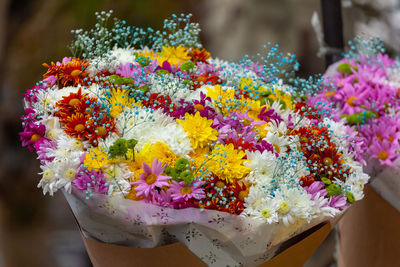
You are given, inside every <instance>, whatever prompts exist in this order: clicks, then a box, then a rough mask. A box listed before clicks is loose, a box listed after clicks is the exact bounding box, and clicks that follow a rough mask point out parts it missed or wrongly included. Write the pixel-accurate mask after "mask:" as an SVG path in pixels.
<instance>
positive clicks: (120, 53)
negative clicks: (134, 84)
mask: <svg viewBox="0 0 400 267" xmlns="http://www.w3.org/2000/svg"><path fill="white" fill-rule="evenodd" d="M134 52H135V50H134V49H132V48H118V47H116V46H115V47H114V48H113V49H112V50H110V51H108V52H107V54H105V55H103V56H101V57H96V58H93V59H91V60H90V66H89V67H88V68H87V70H88V71H89V75H90V76H96V75H97V74H98V73H99V72H102V71H109V72H114V71H116V70H117V69H118V68H119V67H120V66H121V64H122V65H123V64H126V63H134V62H135V61H136V57H135V55H134Z"/></svg>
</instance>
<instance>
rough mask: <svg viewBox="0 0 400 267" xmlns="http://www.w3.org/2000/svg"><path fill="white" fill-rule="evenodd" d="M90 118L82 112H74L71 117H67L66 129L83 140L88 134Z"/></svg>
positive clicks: (69, 133) (68, 132)
mask: <svg viewBox="0 0 400 267" xmlns="http://www.w3.org/2000/svg"><path fill="white" fill-rule="evenodd" d="M88 120H89V116H87V115H84V114H82V113H77V114H72V115H71V117H68V118H67V122H66V124H65V130H64V131H65V132H66V133H67V134H68V135H70V136H74V137H76V138H77V139H80V140H82V139H84V138H85V137H86V135H87V134H88V127H87V122H88Z"/></svg>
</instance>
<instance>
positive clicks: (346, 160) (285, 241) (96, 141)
mask: <svg viewBox="0 0 400 267" xmlns="http://www.w3.org/2000/svg"><path fill="white" fill-rule="evenodd" d="M110 16H111V12H108V13H106V12H101V13H98V14H97V18H98V23H97V24H96V26H95V28H94V29H92V30H90V31H83V30H76V31H73V33H74V34H75V36H76V39H75V40H74V41H73V43H72V45H71V51H72V52H73V57H66V58H64V59H63V60H62V61H61V62H56V63H54V62H52V63H51V64H44V67H45V68H46V69H47V71H46V73H45V74H44V75H43V80H42V81H40V82H39V83H37V84H36V85H35V86H34V87H32V88H31V89H30V90H28V92H27V93H26V94H25V111H26V115H25V116H23V118H22V120H23V128H24V131H23V132H22V133H21V140H22V143H23V145H25V146H27V147H28V148H29V149H30V151H34V150H36V152H37V154H38V159H39V160H40V162H41V169H42V172H41V173H40V174H41V175H42V178H41V180H40V182H39V185H38V187H41V188H42V189H43V192H44V194H46V193H49V194H50V195H53V194H54V193H55V192H56V191H57V190H60V189H62V190H63V191H64V193H65V197H66V198H67V200H68V202H69V204H70V206H71V208H72V210H73V212H74V215H75V216H76V218H77V221H78V223H79V225H80V227H81V230H82V233H83V235H84V238H89V239H85V240H88V241H87V245H88V244H92V243H91V242H92V241H94V240H97V241H100V242H102V244H110V243H111V244H115V245H121V246H124V247H121V249H120V251H122V250H125V249H128V248H127V247H130V248H131V249H132V250H130V251H132V253H133V254H132V255H135V258H136V259H139V258H140V257H141V252H138V250H137V249H139V248H155V249H160V248H161V250H163V251H164V252H165V251H167V249H168V248H171V246H174V245H175V244H181V245H182V243H183V245H184V246H183V245H182V246H179V248H178V249H177V251H180V252H181V253H182V255H183V254H184V253H186V252H184V250H182V247H187V248H188V249H189V250H190V251H191V252H192V253H194V254H195V255H196V256H197V257H198V259H197V258H194V259H193V262H195V261H199V262H203V263H205V264H207V265H213V266H214V265H215V266H226V265H230V266H256V265H258V264H261V263H263V262H266V261H268V260H269V259H271V258H272V257H274V256H275V255H277V254H278V253H280V252H281V251H283V250H285V249H286V248H288V247H290V246H292V245H293V244H295V243H296V242H298V241H299V240H301V239H304V236H302V235H301V234H302V233H303V234H304V233H307V230H309V229H311V228H312V227H314V226H318V225H321V223H326V222H329V221H331V222H332V220H335V219H338V217H339V216H340V215H341V214H342V213H343V211H344V210H345V209H346V208H347V207H348V206H349V205H350V204H352V203H353V202H354V201H356V200H359V199H361V198H362V197H363V186H364V184H365V183H366V182H367V181H368V178H369V176H368V175H366V174H365V173H363V170H362V165H361V164H360V163H359V162H357V161H356V160H355V159H354V158H355V155H357V154H356V153H355V147H356V146H357V142H354V141H353V137H354V134H353V131H352V129H351V128H350V127H348V126H346V125H345V124H344V122H343V121H339V122H336V121H334V120H332V119H329V118H324V114H323V113H321V112H320V111H318V110H316V109H315V108H313V107H311V106H308V105H307V104H306V103H304V102H302V101H301V100H300V98H299V97H297V96H298V95H299V91H300V90H302V89H308V88H315V87H316V86H319V83H318V81H319V79H312V78H310V79H308V80H305V79H301V78H298V77H296V76H295V71H296V70H297V69H298V63H297V62H296V60H295V56H293V55H290V54H288V55H283V54H282V53H280V52H279V51H278V49H277V46H271V45H269V46H266V48H265V49H266V52H265V55H259V56H258V57H249V56H245V57H244V58H243V59H242V60H241V61H240V62H238V63H234V62H229V61H224V60H219V59H217V58H212V57H211V55H210V53H209V52H208V51H207V50H205V49H204V48H202V46H201V43H200V41H199V32H200V28H199V25H198V24H196V23H193V22H190V15H188V16H185V15H181V16H174V15H173V16H172V18H171V19H167V20H165V22H164V31H155V30H153V29H141V28H136V27H132V26H128V25H127V24H126V22H125V21H123V20H118V19H115V20H114V24H113V26H112V27H111V28H109V27H108V26H107V21H108V20H109V18H110ZM314 229H315V228H314ZM88 246H89V245H88ZM109 248H110V249H109V250H108V251H115V250H114V249H115V247H113V249H111V247H109ZM134 249H136V252H133V251H134ZM88 250H89V254H90V256H91V257H92V261H93V262H97V259H98V258H96V252H93V250H90V247H88ZM99 250H100V248H99ZM105 251H107V249H105ZM154 251H155V250H154ZM158 251H160V250H158ZM180 252H178V253H180ZM143 253H145V252H143ZM99 254H101V253H97V256H100V257H101V256H102V255H99ZM172 254H173V253H172ZM112 255H113V254H111V256H110V257H113V256H112ZM114 255H117V254H114ZM174 255H175V256H173V257H175V258H174V261H177V258H179V254H174ZM170 256H171V255H170ZM155 258H156V257H155ZM117 260H119V259H118V258H115V259H113V261H115V262H116V261H117ZM146 260H147V261H148V262H150V261H151V260H153V261H154V262H155V261H157V259H151V258H146ZM154 262H153V263H152V264H153V265H152V266H155V265H156V264H155V263H154ZM164 264H167V263H166V262H164ZM96 265H97V263H96ZM100 265H101V263H98V266H100ZM161 265H162V264H161Z"/></svg>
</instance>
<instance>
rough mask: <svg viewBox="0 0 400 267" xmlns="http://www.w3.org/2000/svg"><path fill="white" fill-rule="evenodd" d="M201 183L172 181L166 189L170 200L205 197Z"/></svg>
mask: <svg viewBox="0 0 400 267" xmlns="http://www.w3.org/2000/svg"><path fill="white" fill-rule="evenodd" d="M202 185H203V183H202V182H194V183H191V184H185V183H183V182H175V181H172V184H171V187H170V189H169V190H168V191H169V192H170V193H171V197H172V200H174V201H188V200H189V199H191V198H194V199H198V200H200V199H202V198H204V197H205V194H204V189H203V188H201V186H202Z"/></svg>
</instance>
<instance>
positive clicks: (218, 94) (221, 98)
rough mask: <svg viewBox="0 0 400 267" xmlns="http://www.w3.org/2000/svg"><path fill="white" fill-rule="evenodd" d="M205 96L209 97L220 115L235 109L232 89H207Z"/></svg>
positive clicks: (218, 87) (216, 87) (218, 86)
mask: <svg viewBox="0 0 400 267" xmlns="http://www.w3.org/2000/svg"><path fill="white" fill-rule="evenodd" d="M207 96H208V97H210V98H211V99H212V100H213V102H214V104H215V105H216V106H217V108H218V109H219V110H220V111H221V112H222V113H227V112H228V110H231V109H234V108H236V107H237V104H238V103H237V102H236V101H235V90H234V89H223V88H222V87H221V86H220V85H218V84H217V85H215V86H212V87H207Z"/></svg>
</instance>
